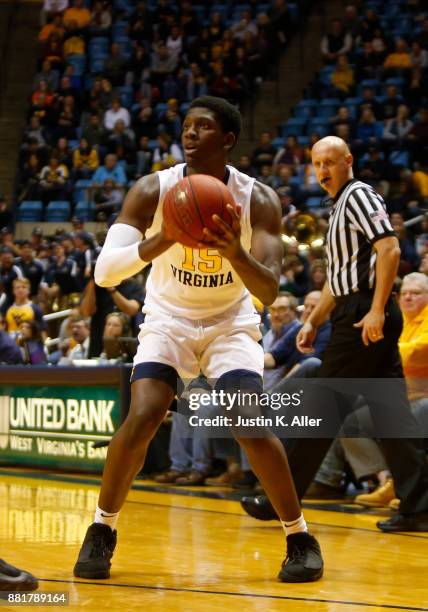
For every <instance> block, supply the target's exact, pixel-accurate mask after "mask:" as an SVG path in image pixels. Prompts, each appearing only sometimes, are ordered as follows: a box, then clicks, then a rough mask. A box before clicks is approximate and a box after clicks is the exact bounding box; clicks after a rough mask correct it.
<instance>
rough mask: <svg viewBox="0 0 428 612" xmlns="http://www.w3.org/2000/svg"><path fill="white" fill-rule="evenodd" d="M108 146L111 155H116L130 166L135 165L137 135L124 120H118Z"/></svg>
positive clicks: (108, 137) (109, 137)
mask: <svg viewBox="0 0 428 612" xmlns="http://www.w3.org/2000/svg"><path fill="white" fill-rule="evenodd" d="M106 145H107V150H108V152H109V153H116V154H117V155H118V157H120V159H122V160H125V161H126V162H127V163H128V164H134V163H135V135H134V132H133V131H132V130H131V129H130V128H127V127H126V126H125V123H124V121H123V120H122V119H118V120H117V121H116V123H115V124H114V127H113V130H112V131H111V133H110V134H109V135H108V136H107V140H106ZM119 149H120V153H121V154H120V156H119V153H118V151H119Z"/></svg>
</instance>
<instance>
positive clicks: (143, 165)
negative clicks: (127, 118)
mask: <svg viewBox="0 0 428 612" xmlns="http://www.w3.org/2000/svg"><path fill="white" fill-rule="evenodd" d="M152 165H153V151H152V150H151V148H150V146H149V138H148V136H141V138H140V142H139V143H138V147H137V167H136V171H135V178H136V179H138V178H140V177H142V176H145V175H146V174H149V172H150V170H151V167H152Z"/></svg>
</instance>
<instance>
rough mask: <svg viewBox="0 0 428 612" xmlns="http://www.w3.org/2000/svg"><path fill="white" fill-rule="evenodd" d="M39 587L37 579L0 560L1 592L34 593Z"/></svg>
mask: <svg viewBox="0 0 428 612" xmlns="http://www.w3.org/2000/svg"><path fill="white" fill-rule="evenodd" d="M38 586H39V583H38V582H37V578H35V577H34V576H32V575H31V574H29V573H28V572H24V570H21V569H18V568H17V567H13V565H9V563H6V561H3V559H0V591H11V592H16V591H34V590H35V589H37V587H38Z"/></svg>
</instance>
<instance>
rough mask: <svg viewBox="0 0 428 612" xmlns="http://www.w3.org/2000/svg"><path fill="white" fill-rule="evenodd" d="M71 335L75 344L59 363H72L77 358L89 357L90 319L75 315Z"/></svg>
mask: <svg viewBox="0 0 428 612" xmlns="http://www.w3.org/2000/svg"><path fill="white" fill-rule="evenodd" d="M71 337H72V339H73V340H74V346H73V347H72V348H70V349H69V350H68V351H67V352H66V354H65V356H64V357H62V358H61V359H60V360H59V362H58V365H70V364H71V363H72V362H73V361H74V360H75V359H88V354H89V321H88V320H87V319H85V318H84V317H75V319H74V320H73V321H72V322H71Z"/></svg>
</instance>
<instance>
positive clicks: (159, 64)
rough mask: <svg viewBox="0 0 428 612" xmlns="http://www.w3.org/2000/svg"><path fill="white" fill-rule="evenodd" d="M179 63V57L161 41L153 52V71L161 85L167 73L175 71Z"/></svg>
mask: <svg viewBox="0 0 428 612" xmlns="http://www.w3.org/2000/svg"><path fill="white" fill-rule="evenodd" d="M177 64H178V60H177V57H176V56H175V55H174V54H173V53H171V52H170V50H169V49H168V47H167V46H166V45H165V43H164V42H159V43H158V44H157V45H156V46H155V48H154V51H153V52H152V62H151V72H152V77H153V78H154V80H155V82H156V83H157V84H158V85H159V84H160V83H161V82H162V80H163V78H164V77H165V75H167V74H170V73H172V72H174V70H175V69H176V68H177Z"/></svg>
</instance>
